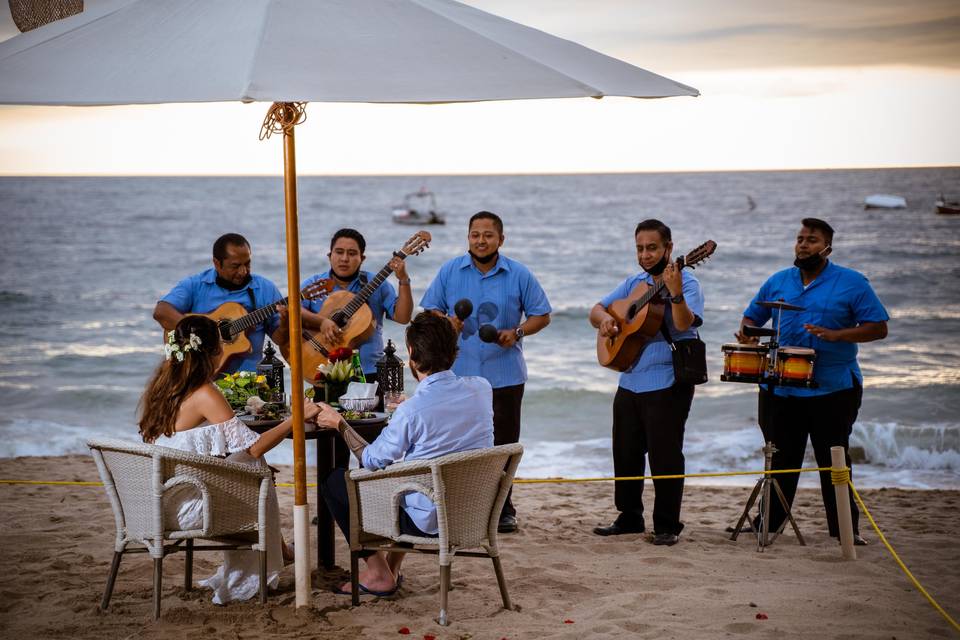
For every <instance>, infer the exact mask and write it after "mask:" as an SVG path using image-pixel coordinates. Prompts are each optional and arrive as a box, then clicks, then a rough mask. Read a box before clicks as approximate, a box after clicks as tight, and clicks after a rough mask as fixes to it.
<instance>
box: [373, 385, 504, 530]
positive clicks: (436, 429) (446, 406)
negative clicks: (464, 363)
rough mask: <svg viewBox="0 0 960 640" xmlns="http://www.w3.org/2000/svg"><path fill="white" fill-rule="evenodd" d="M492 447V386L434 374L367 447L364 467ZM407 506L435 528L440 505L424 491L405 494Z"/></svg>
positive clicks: (418, 519)
mask: <svg viewBox="0 0 960 640" xmlns="http://www.w3.org/2000/svg"><path fill="white" fill-rule="evenodd" d="M492 446H493V390H492V389H491V388H490V383H489V382H487V381H486V380H484V379H483V378H478V377H472V376H470V377H460V376H457V375H455V374H454V373H453V371H450V370H449V369H448V370H447V371H441V372H439V373H434V374H431V375H429V376H427V377H426V378H424V379H423V380H421V381H420V384H419V385H418V386H417V390H416V391H415V392H414V394H413V395H412V396H411V397H410V398H409V399H408V400H406V401H405V402H403V403H402V404H401V405H400V406H399V407H397V410H396V412H395V413H394V414H393V417H392V418H390V423H389V424H388V425H387V427H386V428H385V429H384V430H383V431H382V432H381V433H380V436H379V437H377V439H376V440H374V441H373V442H371V443H370V445H369V446H367V447H366V448H365V449H364V450H363V466H364V468H366V469H383V468H384V467H386V466H387V465H389V464H391V463H393V462H395V461H399V460H400V459H403V460H423V459H428V458H438V457H440V456H442V455H446V454H448V453H456V452H458V451H469V450H471V449H486V448H490V447H492ZM403 500H404V510H405V511H406V512H407V514H408V515H409V516H410V519H411V520H413V522H414V524H416V525H417V527H419V528H420V530H421V531H423V532H424V533H431V534H434V533H437V532H438V531H439V527H438V526H437V507H436V505H434V504H433V502H432V501H431V500H430V498H428V497H427V496H425V495H423V494H422V493H413V492H411V493H408V494H406V495H405V496H404V498H403Z"/></svg>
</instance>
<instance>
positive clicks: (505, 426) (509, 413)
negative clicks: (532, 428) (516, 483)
mask: <svg viewBox="0 0 960 640" xmlns="http://www.w3.org/2000/svg"><path fill="white" fill-rule="evenodd" d="M521 404H523V385H522V384H518V385H514V386H512V387H500V388H499V389H494V390H493V444H494V445H500V444H513V443H514V442H520V405H521ZM500 515H501V517H502V516H515V515H517V510H516V508H514V506H513V489H510V493H508V494H507V500H506V502H504V503H503V510H502V511H501V512H500Z"/></svg>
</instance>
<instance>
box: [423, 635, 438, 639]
mask: <svg viewBox="0 0 960 640" xmlns="http://www.w3.org/2000/svg"><path fill="white" fill-rule="evenodd" d="M423 640H437V636H431V635H430V634H426V635H424V636H423Z"/></svg>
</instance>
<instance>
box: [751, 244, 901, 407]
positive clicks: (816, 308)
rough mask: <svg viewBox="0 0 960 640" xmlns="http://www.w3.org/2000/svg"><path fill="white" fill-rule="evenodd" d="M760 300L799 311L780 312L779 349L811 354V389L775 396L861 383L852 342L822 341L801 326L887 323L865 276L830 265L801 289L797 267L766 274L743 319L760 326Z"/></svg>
mask: <svg viewBox="0 0 960 640" xmlns="http://www.w3.org/2000/svg"><path fill="white" fill-rule="evenodd" d="M762 300H784V301H785V302H789V303H790V304H795V305H797V306H800V307H804V310H803V311H784V312H783V318H782V320H781V323H780V346H781V347H806V348H808V349H813V350H814V351H816V352H817V359H816V361H815V362H814V365H813V378H814V380H816V381H817V384H819V387H818V388H817V389H804V388H796V387H777V388H776V389H775V391H774V392H775V393H776V394H777V395H778V396H800V397H808V396H820V395H826V394H828V393H835V392H837V391H843V390H844V389H850V388H851V387H853V386H854V384H862V383H863V374H862V373H860V365H859V364H857V351H858V349H857V345H856V343H853V342H842V341H837V342H828V341H826V340H821V339H820V338H818V337H816V336H815V335H813V334H812V333H809V332H807V330H806V329H804V328H803V325H804V324H814V325H817V326H820V327H824V328H826V329H847V328H850V327H855V326H857V325H859V324H862V323H864V322H885V321H887V320H889V319H890V316H889V315H888V314H887V310H886V309H885V308H884V307H883V303H881V302H880V299H879V298H878V297H877V294H876V293H874V291H873V288H872V287H871V286H870V282H869V281H868V280H867V278H866V277H865V276H864V275H862V274H860V273H858V272H856V271H854V270H853V269H848V268H846V267H841V266H839V265H836V264H834V263H832V262H828V263H827V266H826V267H825V268H824V269H823V271H821V272H820V275H818V276H817V277H816V278H815V279H814V280H813V282H811V283H810V284H809V285H807V287H806V288H804V286H803V280H801V277H800V269H798V268H797V267H790V268H789V269H784V270H783V271H778V272H777V273H775V274H773V275H772V276H770V278H769V279H768V280H767V281H766V282H764V283H763V286H762V287H760V291H758V292H757V295H756V297H754V299H753V300H752V301H751V302H750V306H748V307H747V309H746V311H744V312H743V315H744V316H745V317H747V318H749V319H751V320H753V322H755V323H756V324H757V326H763V325H764V324H765V323H766V322H767V321H768V320H770V319H771V317H773V318H774V321H776V318H775V316H774V314H773V313H772V310H771V309H768V308H766V307H762V306H760V305H759V304H757V303H758V302H760V301H762Z"/></svg>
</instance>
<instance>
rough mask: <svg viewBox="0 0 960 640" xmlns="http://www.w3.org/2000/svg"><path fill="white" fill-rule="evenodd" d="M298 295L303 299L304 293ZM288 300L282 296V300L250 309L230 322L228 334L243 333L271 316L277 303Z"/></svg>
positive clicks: (285, 303) (285, 304) (284, 302)
mask: <svg viewBox="0 0 960 640" xmlns="http://www.w3.org/2000/svg"><path fill="white" fill-rule="evenodd" d="M299 297H300V299H301V300H303V299H304V295H303V294H302V293H300V294H299ZM288 301H289V298H284V299H283V300H280V301H278V302H271V303H270V304H268V305H264V306H262V307H260V308H259V309H254V310H253V311H251V312H250V313H248V314H247V315H245V316H241V317H239V318H237V319H236V320H233V321H232V322H231V323H230V335H231V336H235V335H238V334H240V333H243V332H244V331H246V330H247V329H249V328H250V327H255V326H257V325H258V324H260V323H261V322H263V321H264V320H266V319H267V318H269V317H270V316H272V315H273V314H275V313H276V312H277V305H278V304H282V305H284V306H287V303H288Z"/></svg>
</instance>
